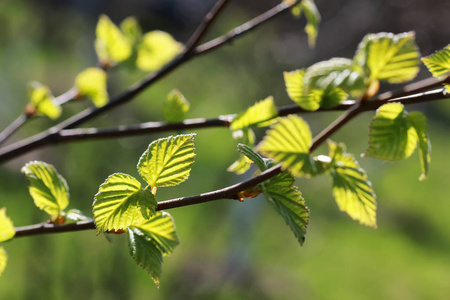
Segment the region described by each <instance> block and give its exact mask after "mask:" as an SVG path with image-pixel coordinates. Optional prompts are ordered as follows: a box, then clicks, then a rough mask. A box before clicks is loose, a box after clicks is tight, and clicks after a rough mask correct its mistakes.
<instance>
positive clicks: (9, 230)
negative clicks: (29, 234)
mask: <svg viewBox="0 0 450 300" xmlns="http://www.w3.org/2000/svg"><path fill="white" fill-rule="evenodd" d="M15 234H16V231H15V230H14V225H13V223H12V221H11V219H10V218H8V217H7V216H6V208H2V209H0V242H4V241H7V240H10V239H12V238H13V237H14V235H15ZM0 273H1V271H0Z"/></svg>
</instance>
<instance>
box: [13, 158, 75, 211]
mask: <svg viewBox="0 0 450 300" xmlns="http://www.w3.org/2000/svg"><path fill="white" fill-rule="evenodd" d="M21 171H22V173H24V174H25V176H26V177H27V179H28V181H29V182H30V187H29V191H30V195H31V197H32V198H33V200H34V204H35V205H36V206H37V207H39V208H40V209H42V210H44V211H45V212H46V213H48V214H49V215H51V216H55V215H60V214H61V212H62V211H63V210H64V209H65V208H66V207H67V205H69V187H68V186H67V182H66V180H65V179H64V178H63V177H62V176H61V175H60V174H59V173H58V172H57V171H56V169H55V167H53V166H52V165H50V164H47V163H45V162H41V161H32V162H29V163H27V164H26V165H25V166H24V167H23V168H22V170H21Z"/></svg>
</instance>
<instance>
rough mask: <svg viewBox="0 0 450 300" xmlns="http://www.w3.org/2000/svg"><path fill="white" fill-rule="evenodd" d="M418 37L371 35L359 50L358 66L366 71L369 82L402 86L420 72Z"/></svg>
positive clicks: (387, 34) (367, 36)
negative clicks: (380, 81)
mask: <svg viewBox="0 0 450 300" xmlns="http://www.w3.org/2000/svg"><path fill="white" fill-rule="evenodd" d="M414 39H415V34H414V33H413V32H405V33H400V34H397V35H395V34H393V33H386V32H382V33H378V34H368V35H366V36H365V37H364V39H363V40H362V42H361V43H360V44H359V46H358V50H357V52H356V55H355V58H354V60H355V63H356V64H358V65H359V66H361V67H362V68H364V69H365V71H366V72H367V74H368V75H369V77H370V79H372V80H385V81H388V82H390V83H401V82H405V81H409V80H411V79H413V78H414V77H415V76H416V75H417V73H418V72H419V64H420V60H419V57H420V53H419V51H418V48H417V45H416V44H415V40H414Z"/></svg>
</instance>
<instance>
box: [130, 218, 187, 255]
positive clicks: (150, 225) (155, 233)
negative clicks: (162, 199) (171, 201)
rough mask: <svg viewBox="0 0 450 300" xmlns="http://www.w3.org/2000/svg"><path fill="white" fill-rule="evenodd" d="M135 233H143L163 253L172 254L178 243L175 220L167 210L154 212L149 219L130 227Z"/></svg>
mask: <svg viewBox="0 0 450 300" xmlns="http://www.w3.org/2000/svg"><path fill="white" fill-rule="evenodd" d="M130 229H133V231H134V232H135V233H136V232H137V231H136V230H139V233H140V235H144V236H145V237H146V238H147V240H149V241H151V242H152V243H154V244H155V245H156V247H157V248H158V250H159V251H160V252H161V253H163V254H164V255H169V254H172V252H173V249H174V248H175V247H176V246H177V245H178V244H179V243H180V241H179V240H178V236H177V232H176V230H175V222H174V220H173V218H172V216H171V215H170V214H169V213H167V212H156V213H155V214H154V215H153V216H152V217H151V218H150V219H148V220H146V221H144V222H142V223H140V224H136V225H133V226H131V227H130Z"/></svg>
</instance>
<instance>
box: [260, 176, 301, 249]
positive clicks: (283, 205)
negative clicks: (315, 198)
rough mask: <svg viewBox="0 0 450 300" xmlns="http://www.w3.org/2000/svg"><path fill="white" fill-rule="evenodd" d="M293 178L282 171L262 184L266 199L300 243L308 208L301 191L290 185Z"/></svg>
mask: <svg viewBox="0 0 450 300" xmlns="http://www.w3.org/2000/svg"><path fill="white" fill-rule="evenodd" d="M293 181H294V179H293V177H292V176H291V175H290V174H289V173H287V172H283V173H281V174H279V175H277V176H275V177H273V178H272V179H270V180H268V181H267V182H264V183H263V184H262V187H263V193H264V196H265V197H266V199H267V201H268V202H270V203H271V204H272V205H273V207H274V208H275V210H276V211H277V212H278V213H279V214H280V215H281V216H282V217H283V219H284V220H285V221H286V224H287V225H288V226H289V227H290V228H291V230H292V232H293V233H294V235H295V237H296V238H297V240H298V241H299V243H300V245H303V242H304V241H305V234H306V227H307V226H308V222H309V209H308V208H307V207H306V204H305V200H304V199H303V197H302V193H300V191H298V189H297V187H295V186H292V183H293Z"/></svg>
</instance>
